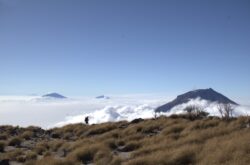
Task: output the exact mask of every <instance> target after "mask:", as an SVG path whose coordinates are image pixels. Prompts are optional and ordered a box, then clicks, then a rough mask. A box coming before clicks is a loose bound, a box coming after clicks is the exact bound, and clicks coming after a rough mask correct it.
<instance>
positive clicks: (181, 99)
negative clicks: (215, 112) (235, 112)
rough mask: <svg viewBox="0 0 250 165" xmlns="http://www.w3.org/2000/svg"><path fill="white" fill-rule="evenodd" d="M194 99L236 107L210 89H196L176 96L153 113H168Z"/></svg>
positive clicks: (234, 103) (230, 101) (232, 102)
mask: <svg viewBox="0 0 250 165" xmlns="http://www.w3.org/2000/svg"><path fill="white" fill-rule="evenodd" d="M196 98H200V99H203V100H207V101H210V102H218V103H223V104H233V105H238V104H237V103H236V102H234V101H232V100H230V99H229V98H227V97H226V96H224V95H222V94H221V93H219V92H216V91H215V90H213V89H212V88H208V89H197V90H193V91H189V92H186V93H184V94H182V95H178V96H177V97H176V99H174V100H173V101H171V102H168V103H167V104H164V105H162V106H160V107H158V108H156V110H155V111H156V112H168V111H170V110H171V109H172V108H173V107H175V106H177V105H180V104H183V103H187V102H189V101H190V100H192V99H196Z"/></svg>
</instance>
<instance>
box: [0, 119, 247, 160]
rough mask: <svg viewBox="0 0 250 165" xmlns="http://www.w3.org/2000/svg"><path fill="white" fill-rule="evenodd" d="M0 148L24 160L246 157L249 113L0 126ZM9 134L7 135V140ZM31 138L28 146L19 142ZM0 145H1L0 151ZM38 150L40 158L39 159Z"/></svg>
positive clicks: (10, 156) (2, 156) (4, 156)
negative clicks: (223, 116)
mask: <svg viewBox="0 0 250 165" xmlns="http://www.w3.org/2000/svg"><path fill="white" fill-rule="evenodd" d="M0 130H1V132H0V133H1V134H0V137H1V139H2V140H1V141H0V152H1V151H3V149H4V148H5V147H6V145H12V146H14V147H16V149H14V150H11V151H6V152H2V153H0V160H1V159H10V160H12V161H18V162H21V163H23V164H27V165H43V164H48V165H78V164H79V165H80V164H87V163H93V164H95V165H107V164H108V165H121V164H122V165H156V164H157V165H158V164H159V165H185V164H202V165H203V164H205V165H210V164H211V165H214V164H227V165H228V164H229V165H230V164H232V165H235V164H241V165H245V164H246V165H248V164H249V162H250V143H249V139H250V118H249V117H239V118H235V119H230V120H226V121H225V120H221V119H219V118H217V117H207V118H199V119H194V118H190V117H188V116H185V115H179V116H178V115H173V116H171V117H159V118H157V119H154V120H153V119H148V120H144V121H140V122H138V123H129V122H125V121H123V122H117V123H104V124H97V125H89V126H87V125H84V124H75V125H67V126H64V127H62V128H55V129H51V130H47V131H44V130H42V129H41V128H38V127H28V128H19V127H11V126H1V127H0ZM8 139H10V140H8ZM22 142H28V143H29V142H30V143H31V144H32V143H34V145H30V147H28V148H27V147H26V148H25V147H22V145H21V144H22ZM1 149H2V150H1ZM38 155H39V159H38Z"/></svg>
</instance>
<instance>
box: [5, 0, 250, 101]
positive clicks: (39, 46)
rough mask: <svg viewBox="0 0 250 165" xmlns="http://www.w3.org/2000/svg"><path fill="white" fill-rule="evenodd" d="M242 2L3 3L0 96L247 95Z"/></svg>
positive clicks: (246, 23)
mask: <svg viewBox="0 0 250 165" xmlns="http://www.w3.org/2000/svg"><path fill="white" fill-rule="evenodd" d="M249 8H250V2H249V1H248V0H204V1H198V0H190V1H185V0H180V1H174V0H167V1H163V0H156V1H155V0H136V1H134V0H126V1H122V0H118V1H117V0H107V1H97V0H91V1H90V0H84V1H82V0H73V1H67V0H61V1H53V0H43V1H33V0H0V36H1V37H0V57H1V59H0V75H1V77H0V82H1V83H0V84H1V85H0V95H27V94H31V93H37V94H45V93H47V92H50V91H51V92H59V93H62V94H64V95H66V96H68V95H84V96H86V95H91V96H95V95H100V94H110V93H112V94H118V95H119V94H129V93H131V94H133V93H165V94H167V95H171V96H173V93H174V94H178V93H183V92H184V91H188V90H191V89H193V88H208V87H212V88H214V89H216V90H218V91H220V92H222V93H223V94H225V95H227V96H229V97H230V98H232V99H236V100H241V99H242V100H249V99H250V95H249V91H250V86H249V84H250V76H249V71H250V65H249V62H250V55H249V52H250V10H249Z"/></svg>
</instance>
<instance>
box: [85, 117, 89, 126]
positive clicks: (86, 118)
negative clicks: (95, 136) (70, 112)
mask: <svg viewBox="0 0 250 165" xmlns="http://www.w3.org/2000/svg"><path fill="white" fill-rule="evenodd" d="M85 123H86V124H89V117H88V116H86V117H85Z"/></svg>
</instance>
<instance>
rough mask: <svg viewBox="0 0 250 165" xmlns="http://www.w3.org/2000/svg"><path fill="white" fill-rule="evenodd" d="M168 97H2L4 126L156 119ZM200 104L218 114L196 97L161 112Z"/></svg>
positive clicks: (239, 110) (240, 110)
mask: <svg viewBox="0 0 250 165" xmlns="http://www.w3.org/2000/svg"><path fill="white" fill-rule="evenodd" d="M165 98H166V97H164V96H150V95H148V96H140V95H139V96H138V95H134V96H132V95H131V96H113V97H111V99H95V98H88V97H85V98H76V99H65V100H64V99H63V100H55V99H42V98H41V97H34V96H18V97H17V96H8V97H6V96H0V125H6V124H11V125H20V126H29V125H36V126H41V127H43V128H51V127H55V126H63V125H66V124H70V123H79V122H83V121H84V118H85V117H86V116H90V123H91V124H92V123H102V122H108V121H120V120H128V121H131V120H133V119H135V118H152V117H153V116H154V109H155V108H156V107H158V106H160V105H162V104H165V103H167V102H168V101H169V99H165ZM194 104H195V105H199V106H201V107H203V108H204V109H205V111H207V112H209V114H210V115H216V116H218V115H219V113H218V109H217V104H216V103H210V102H207V101H205V100H200V99H195V100H190V101H189V102H188V103H185V104H182V105H179V106H177V107H174V108H173V109H172V110H171V111H170V112H167V113H161V115H171V114H174V113H175V114H179V113H183V109H184V108H185V107H186V106H188V105H194ZM234 115H235V116H240V115H250V107H249V106H238V107H236V109H235V113H234Z"/></svg>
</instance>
